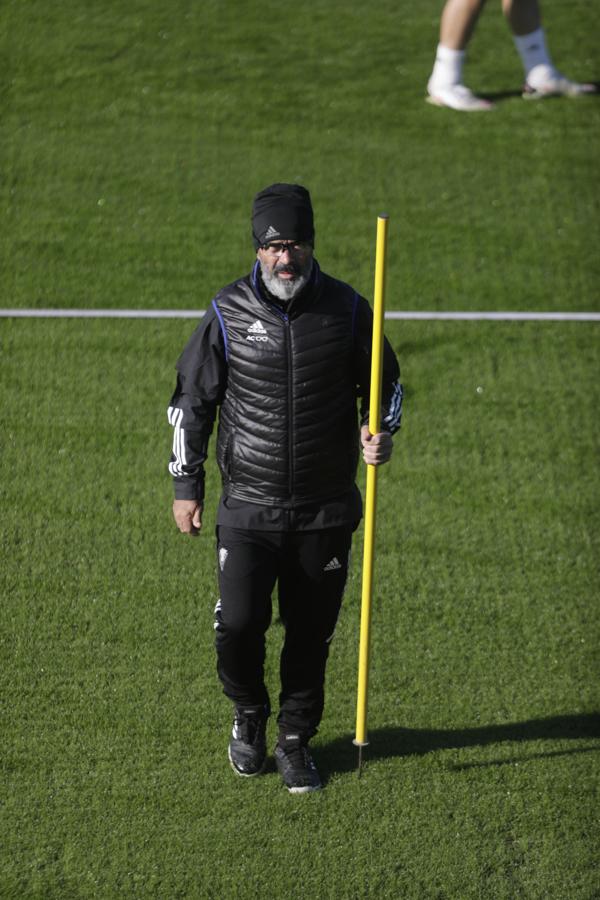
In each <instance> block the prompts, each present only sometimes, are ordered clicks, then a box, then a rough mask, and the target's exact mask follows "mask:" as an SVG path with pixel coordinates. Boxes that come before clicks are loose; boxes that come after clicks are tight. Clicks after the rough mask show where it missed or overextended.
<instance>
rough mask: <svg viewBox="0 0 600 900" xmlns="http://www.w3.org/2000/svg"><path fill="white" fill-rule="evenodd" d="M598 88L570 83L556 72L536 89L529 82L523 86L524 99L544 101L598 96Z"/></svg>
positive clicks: (591, 85) (593, 85)
mask: <svg viewBox="0 0 600 900" xmlns="http://www.w3.org/2000/svg"><path fill="white" fill-rule="evenodd" d="M597 93H598V87H597V85H595V84H578V82H576V81H569V79H568V78H565V76H564V75H561V74H560V72H557V71H556V70H554V71H553V72H551V73H550V74H549V76H548V77H547V78H546V79H544V80H543V81H541V82H540V84H537V85H536V86H535V87H534V86H533V85H531V84H529V83H528V82H527V81H526V82H525V84H524V85H523V97H524V98H525V100H543V99H544V98H545V97H581V96H582V95H584V94H597Z"/></svg>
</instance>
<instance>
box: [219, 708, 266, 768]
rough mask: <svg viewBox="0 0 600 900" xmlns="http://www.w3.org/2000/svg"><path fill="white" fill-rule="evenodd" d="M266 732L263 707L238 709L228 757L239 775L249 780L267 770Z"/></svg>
mask: <svg viewBox="0 0 600 900" xmlns="http://www.w3.org/2000/svg"><path fill="white" fill-rule="evenodd" d="M266 730H267V715H266V713H265V710H264V709H263V708H262V707H259V708H258V709H257V708H256V707H252V708H250V709H243V708H239V707H238V708H236V710H235V716H234V719H233V729H232V732H231V738H230V741H229V752H228V756H229V762H230V763H231V767H232V769H233V771H234V772H235V773H236V774H237V775H243V776H244V777H245V778H249V777H250V776H251V775H260V773H261V772H262V771H263V769H264V768H265V763H266V761H267V745H266V740H265V732H266Z"/></svg>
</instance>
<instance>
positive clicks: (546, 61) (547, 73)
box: [513, 28, 555, 88]
mask: <svg viewBox="0 0 600 900" xmlns="http://www.w3.org/2000/svg"><path fill="white" fill-rule="evenodd" d="M513 39H514V42H515V47H516V48H517V51H518V53H519V56H520V57H521V62H522V63H523V68H524V70H525V80H526V81H527V83H528V84H530V85H531V87H534V88H536V87H540V85H541V84H543V83H544V82H545V81H548V79H549V78H551V77H552V76H553V75H554V74H555V71H554V66H553V65H552V60H551V58H550V53H549V52H548V48H547V46H546V35H545V34H544V29H543V28H537V29H536V30H535V31H532V32H531V34H523V35H520V36H519V35H516V34H514V35H513Z"/></svg>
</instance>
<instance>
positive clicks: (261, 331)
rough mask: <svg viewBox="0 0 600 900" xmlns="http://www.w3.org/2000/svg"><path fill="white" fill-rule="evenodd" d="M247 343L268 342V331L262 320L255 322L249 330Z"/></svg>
mask: <svg viewBox="0 0 600 900" xmlns="http://www.w3.org/2000/svg"><path fill="white" fill-rule="evenodd" d="M246 340H247V341H268V340H269V337H268V335H267V329H266V328H265V327H264V325H263V324H262V322H261V321H260V319H257V320H256V322H253V323H252V325H250V326H249V328H248V336H247V337H246Z"/></svg>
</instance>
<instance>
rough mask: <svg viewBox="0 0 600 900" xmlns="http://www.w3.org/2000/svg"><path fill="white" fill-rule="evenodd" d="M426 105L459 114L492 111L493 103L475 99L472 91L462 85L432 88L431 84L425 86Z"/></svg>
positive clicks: (478, 98) (479, 98)
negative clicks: (429, 104)
mask: <svg viewBox="0 0 600 900" xmlns="http://www.w3.org/2000/svg"><path fill="white" fill-rule="evenodd" d="M427 93H428V96H427V97H426V98H425V99H426V100H427V102H428V103H433V105H434V106H447V107H448V109H457V110H459V112H481V111H482V110H488V109H493V108H494V105H493V103H490V102H489V100H483V99H482V98H481V97H477V96H476V95H475V94H474V93H473V91H471V90H469V88H468V87H465V85H464V84H448V85H444V86H443V87H441V86H440V87H438V86H434V85H432V84H431V82H430V83H429V84H428V85H427Z"/></svg>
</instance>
